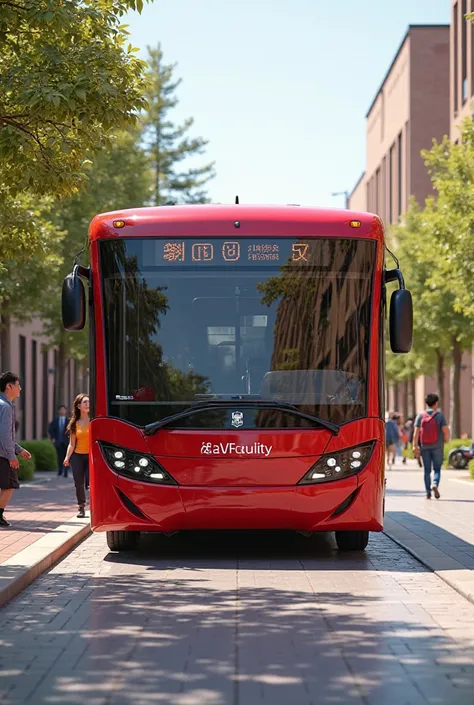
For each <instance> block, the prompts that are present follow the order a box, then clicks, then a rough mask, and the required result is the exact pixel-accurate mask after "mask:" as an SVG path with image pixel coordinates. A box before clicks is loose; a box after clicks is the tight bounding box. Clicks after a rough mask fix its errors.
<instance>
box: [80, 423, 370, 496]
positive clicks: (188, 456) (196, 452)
mask: <svg viewBox="0 0 474 705" xmlns="http://www.w3.org/2000/svg"><path fill="white" fill-rule="evenodd" d="M379 426H381V422H380V421H379V420H378V419H365V420H360V421H355V422H353V423H351V424H346V425H345V426H343V427H342V428H341V431H340V433H339V434H338V435H337V436H334V435H332V434H331V433H330V432H329V431H327V430H325V429H314V430H313V429H307V430H304V431H299V430H295V429H290V430H287V429H281V430H280V429H279V430H275V429H272V430H267V429H262V430H241V431H214V430H212V431H206V430H167V429H160V430H159V431H157V432H156V433H155V434H153V435H151V436H146V435H145V434H144V432H143V430H141V429H138V428H137V427H135V426H131V425H129V424H127V423H125V422H123V421H119V420H117V419H107V418H97V419H94V420H93V421H92V423H91V435H92V441H97V440H100V441H104V442H107V441H108V442H109V443H113V444H115V445H118V446H122V447H124V448H130V449H133V450H136V451H138V452H143V453H147V454H149V455H152V456H154V457H155V458H156V459H157V460H158V462H159V463H160V464H161V465H162V466H163V467H164V468H165V469H166V470H167V471H168V472H169V473H170V474H171V475H172V476H173V477H174V479H175V480H176V481H177V482H178V483H179V484H180V485H184V486H188V487H196V486H199V487H226V486H228V487H238V486H244V487H250V486H260V487H262V486H284V485H293V486H294V485H296V484H297V483H298V481H299V480H300V479H301V478H302V477H303V475H304V474H305V473H306V472H308V470H309V469H310V468H311V466H312V465H313V464H314V463H315V462H316V460H318V458H319V457H320V456H321V455H322V454H323V453H325V452H333V451H336V450H338V449H341V448H347V447H351V446H354V445H356V444H357V443H360V442H362V441H365V440H370V439H371V438H376V437H378V436H379V435H380V428H379Z"/></svg>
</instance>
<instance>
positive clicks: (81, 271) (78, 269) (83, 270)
mask: <svg viewBox="0 0 474 705" xmlns="http://www.w3.org/2000/svg"><path fill="white" fill-rule="evenodd" d="M72 275H73V277H77V276H80V277H84V279H90V278H91V270H90V267H84V265H82V264H75V265H74V267H73V268H72Z"/></svg>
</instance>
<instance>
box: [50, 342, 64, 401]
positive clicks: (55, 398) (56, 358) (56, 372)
mask: <svg viewBox="0 0 474 705" xmlns="http://www.w3.org/2000/svg"><path fill="white" fill-rule="evenodd" d="M58 364H59V355H58V351H57V350H55V351H54V391H53V406H54V409H55V410H56V409H57V408H58V405H59V404H60V403H61V404H64V399H61V402H59V401H58V387H59V386H61V387H62V383H60V381H59V370H58Z"/></svg>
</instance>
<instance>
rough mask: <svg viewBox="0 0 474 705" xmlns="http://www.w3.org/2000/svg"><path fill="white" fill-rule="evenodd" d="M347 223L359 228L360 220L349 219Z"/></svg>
mask: <svg viewBox="0 0 474 705" xmlns="http://www.w3.org/2000/svg"><path fill="white" fill-rule="evenodd" d="M349 225H350V226H351V228H360V226H361V222H360V220H351V221H350V223H349Z"/></svg>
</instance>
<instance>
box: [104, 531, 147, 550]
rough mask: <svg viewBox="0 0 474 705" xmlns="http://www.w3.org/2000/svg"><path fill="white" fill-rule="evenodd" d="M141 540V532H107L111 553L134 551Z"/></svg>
mask: <svg viewBox="0 0 474 705" xmlns="http://www.w3.org/2000/svg"><path fill="white" fill-rule="evenodd" d="M139 538H140V532H139V531H107V546H108V547H109V548H110V550H111V551H132V550H133V549H134V548H136V547H137V544H138V539H139Z"/></svg>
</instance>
